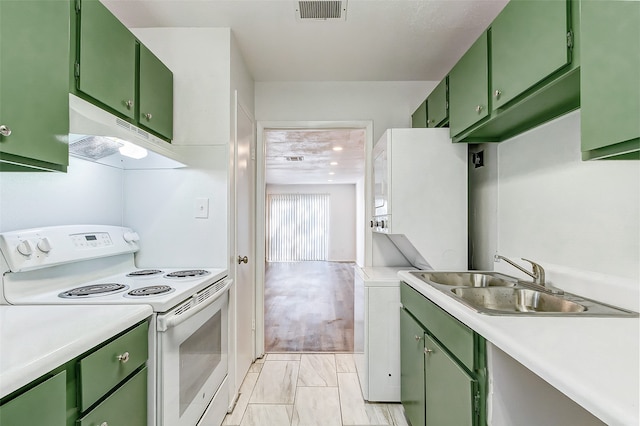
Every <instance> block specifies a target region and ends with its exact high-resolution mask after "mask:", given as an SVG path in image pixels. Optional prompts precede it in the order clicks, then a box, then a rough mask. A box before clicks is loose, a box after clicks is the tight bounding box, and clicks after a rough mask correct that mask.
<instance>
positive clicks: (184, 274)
mask: <svg viewBox="0 0 640 426" xmlns="http://www.w3.org/2000/svg"><path fill="white" fill-rule="evenodd" d="M209 273H210V272H209V271H205V270H204V269H185V270H184V271H175V272H171V273H169V274H167V275H165V278H191V277H202V276H205V275H208V274H209Z"/></svg>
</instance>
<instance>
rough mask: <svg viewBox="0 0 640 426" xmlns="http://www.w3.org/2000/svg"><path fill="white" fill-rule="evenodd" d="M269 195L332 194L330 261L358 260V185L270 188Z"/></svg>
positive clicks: (275, 186)
mask: <svg viewBox="0 0 640 426" xmlns="http://www.w3.org/2000/svg"><path fill="white" fill-rule="evenodd" d="M267 194H329V196H330V217H329V223H330V225H329V227H330V231H329V259H328V260H329V261H332V262H354V261H355V260H356V209H357V202H356V186H355V185H348V184H347V185H267Z"/></svg>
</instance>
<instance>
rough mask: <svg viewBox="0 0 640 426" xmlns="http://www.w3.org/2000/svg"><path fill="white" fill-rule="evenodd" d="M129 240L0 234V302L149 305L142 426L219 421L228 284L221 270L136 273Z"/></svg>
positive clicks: (62, 229)
mask: <svg viewBox="0 0 640 426" xmlns="http://www.w3.org/2000/svg"><path fill="white" fill-rule="evenodd" d="M139 240H140V238H139V236H138V234H137V233H135V232H134V231H133V230H131V229H130V228H124V227H117V226H106V225H72V226H55V227H43V228H33V229H26V230H19V231H12V232H5V233H2V234H0V251H1V252H2V255H3V258H4V259H2V260H3V261H4V263H3V264H2V272H3V276H2V286H1V293H0V303H2V304H11V305H67V304H88V305H104V304H109V305H126V304H147V305H150V306H151V307H152V308H153V312H154V313H153V316H152V318H151V323H150V332H149V345H150V346H149V348H150V349H149V361H148V368H149V371H153V372H154V373H155V374H150V375H149V386H148V391H149V405H148V418H149V423H148V424H149V426H196V425H200V424H205V423H206V424H210V423H213V424H219V423H220V422H221V421H222V419H223V418H224V414H225V413H226V410H227V404H228V387H227V386H228V385H227V381H226V378H227V371H228V318H227V317H228V297H229V296H228V290H229V287H230V286H231V285H232V280H230V279H228V278H227V270H226V269H222V268H163V267H154V268H138V267H136V265H135V257H134V253H135V252H137V251H138V250H139V249H140V242H139ZM218 419H219V421H218Z"/></svg>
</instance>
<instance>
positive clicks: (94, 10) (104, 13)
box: [77, 0, 136, 119]
mask: <svg viewBox="0 0 640 426" xmlns="http://www.w3.org/2000/svg"><path fill="white" fill-rule="evenodd" d="M79 21H80V30H79V51H78V58H77V59H78V63H79V70H77V73H78V74H79V76H78V80H77V87H78V90H80V91H81V92H83V93H85V94H87V95H89V96H91V97H92V98H94V99H96V100H98V101H100V102H101V103H103V104H105V105H106V106H108V107H109V108H111V109H113V110H115V111H117V112H119V113H120V114H123V115H124V116H126V117H129V118H132V119H135V105H134V101H135V76H136V40H135V37H134V36H133V34H131V32H130V31H129V30H128V29H127V28H126V27H125V26H124V25H123V24H122V23H121V22H120V21H118V19H117V18H116V17H115V16H113V15H112V14H111V12H109V10H108V9H107V8H106V7H105V6H103V5H102V3H100V2H99V1H98V0H82V2H81V5H80V12H79Z"/></svg>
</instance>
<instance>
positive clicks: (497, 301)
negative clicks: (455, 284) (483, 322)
mask: <svg viewBox="0 0 640 426" xmlns="http://www.w3.org/2000/svg"><path fill="white" fill-rule="evenodd" d="M451 291H452V292H453V293H454V294H455V295H456V296H458V297H460V298H461V299H463V300H464V301H465V302H467V303H469V304H470V305H473V306H474V307H476V308H478V309H483V310H491V311H499V312H500V313H505V312H514V313H515V312H555V313H565V312H572V313H575V312H584V311H586V310H587V308H586V307H585V306H583V305H581V304H579V303H576V302H572V301H570V300H567V299H566V298H564V297H563V296H555V295H553V294H549V293H544V292H542V291H536V290H531V289H525V288H509V287H494V288H455V289H453V290H451Z"/></svg>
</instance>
